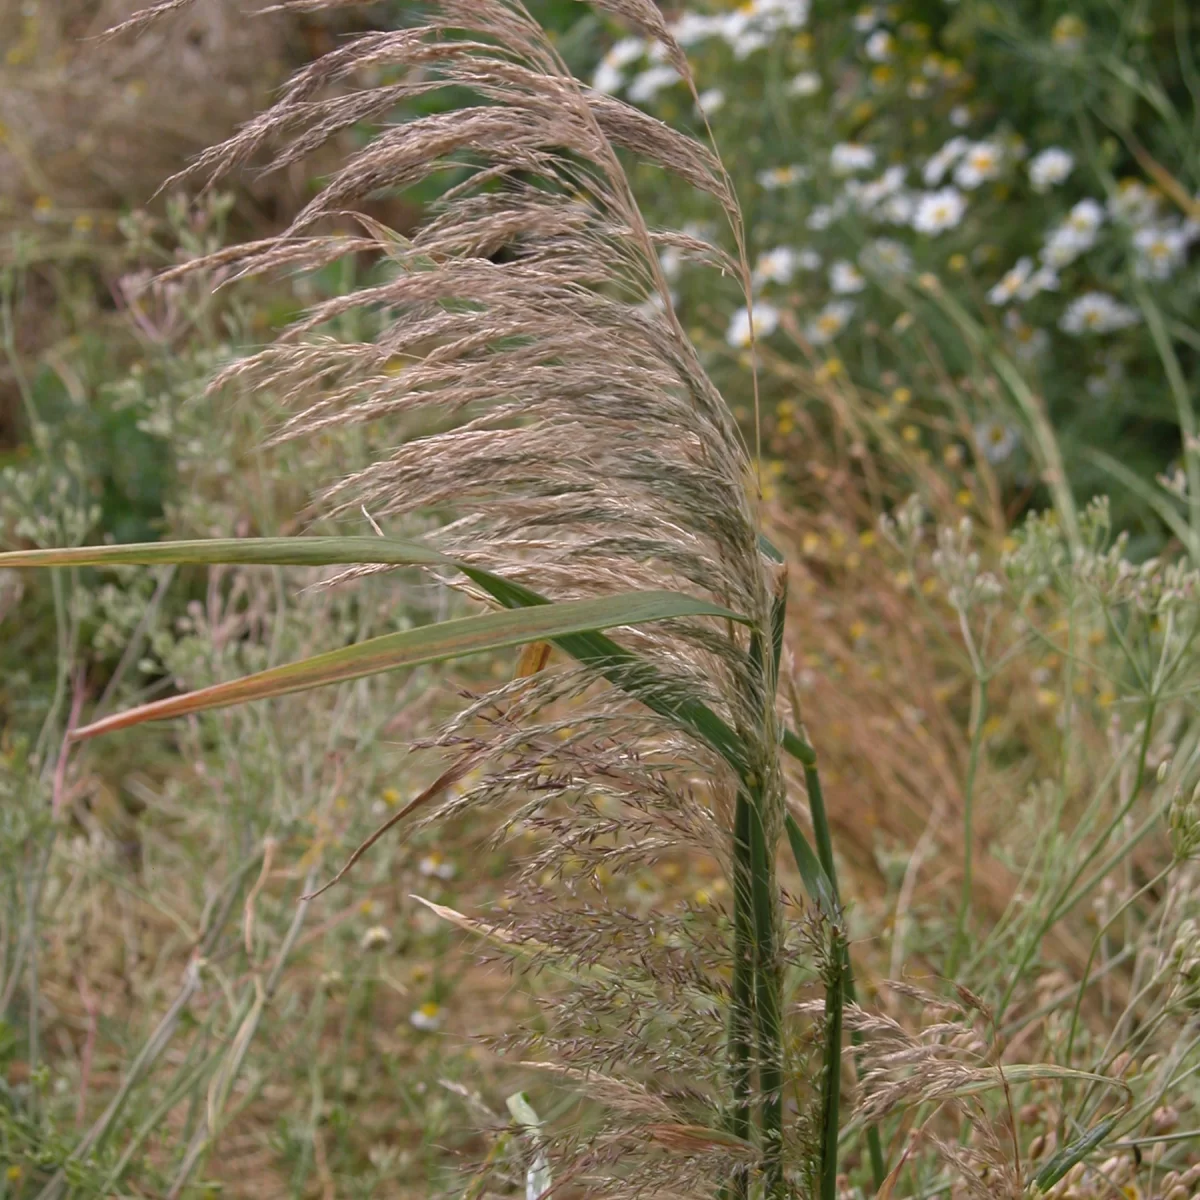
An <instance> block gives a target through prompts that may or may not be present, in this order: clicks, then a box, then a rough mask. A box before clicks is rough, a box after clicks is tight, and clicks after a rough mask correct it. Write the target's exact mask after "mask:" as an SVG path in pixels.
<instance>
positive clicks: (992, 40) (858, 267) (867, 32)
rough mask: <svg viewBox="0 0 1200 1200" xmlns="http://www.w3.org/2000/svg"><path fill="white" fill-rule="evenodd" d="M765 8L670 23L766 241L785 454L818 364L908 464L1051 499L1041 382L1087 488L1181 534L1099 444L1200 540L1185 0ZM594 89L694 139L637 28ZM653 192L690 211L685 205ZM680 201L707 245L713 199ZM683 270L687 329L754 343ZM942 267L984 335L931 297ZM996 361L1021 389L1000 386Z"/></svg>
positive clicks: (1012, 496)
mask: <svg viewBox="0 0 1200 1200" xmlns="http://www.w3.org/2000/svg"><path fill="white" fill-rule="evenodd" d="M758 8H759V9H760V10H761V11H762V14H769V13H770V12H772V11H779V9H782V10H783V11H785V12H787V13H789V14H790V15H789V16H788V18H787V19H786V20H782V21H780V20H775V21H773V22H772V21H768V20H767V19H766V18H765V16H763V15H760V16H758V17H757V18H756V17H755V16H754V15H753V13H754V12H755V9H754V7H753V6H751V7H748V8H747V9H745V10H742V11H741V12H735V11H733V10H731V9H728V8H722V7H720V6H703V5H696V6H693V7H689V8H688V10H687V11H683V12H680V13H677V14H675V24H674V28H675V29H676V30H677V31H679V33H680V35H681V36H682V37H684V38H685V39H686V40H688V41H689V43H690V54H691V58H692V62H693V66H694V70H695V73H696V77H697V81H698V82H697V86H698V88H699V89H700V92H701V96H702V99H704V102H705V104H706V107H707V111H708V115H709V118H710V120H711V123H712V128H713V131H714V133H715V137H716V140H717V143H718V145H719V147H720V148H721V151H722V153H723V156H724V158H725V160H726V163H727V165H728V166H729V167H730V170H731V172H732V173H733V175H734V177H735V178H736V179H737V180H738V182H739V191H740V194H741V196H742V199H743V203H744V205H745V208H746V212H747V224H748V227H749V228H750V230H751V231H752V239H753V247H752V249H753V252H754V253H753V255H752V258H755V259H756V275H757V282H758V288H757V290H758V292H759V297H760V299H759V301H758V302H757V308H758V318H757V325H758V327H759V334H760V336H761V337H762V338H763V339H764V342H765V359H764V362H765V370H766V381H765V386H764V396H765V399H766V401H767V403H766V405H765V423H766V430H767V444H768V446H769V448H770V449H771V450H772V451H773V452H774V453H776V454H778V455H780V456H782V457H783V458H784V459H787V458H789V457H791V456H792V455H793V454H794V453H795V452H796V451H797V450H799V449H801V447H800V435H799V433H798V427H799V425H800V424H803V423H802V422H797V420H796V413H797V408H798V407H799V409H800V411H803V410H804V409H812V408H813V402H812V401H811V400H798V399H797V398H796V396H795V394H794V387H795V383H796V382H797V381H799V380H802V379H803V378H804V377H805V372H807V378H808V380H809V381H810V383H809V388H810V390H812V391H816V392H820V393H827V392H828V388H827V387H825V386H823V384H825V383H827V382H828V381H829V380H830V379H831V378H832V379H833V380H835V381H836V380H837V379H839V378H840V379H842V380H849V381H851V382H853V383H854V384H855V385H857V386H858V387H860V388H862V389H864V390H866V391H869V392H870V393H871V394H872V395H873V396H877V397H879V400H878V401H877V402H876V404H875V406H874V411H873V412H869V413H867V414H865V415H864V416H863V417H862V423H863V424H864V425H866V426H867V428H868V429H870V426H871V424H872V423H881V424H883V425H885V426H890V427H891V428H892V429H895V430H896V432H897V433H899V432H901V427H902V426H903V427H905V428H908V427H911V430H912V433H911V434H908V435H907V436H909V437H910V438H911V442H910V444H911V445H912V447H913V452H914V453H917V452H919V451H920V450H924V451H925V453H926V454H932V455H940V454H942V453H947V452H956V453H958V454H961V455H964V456H965V463H966V466H965V467H964V474H965V475H966V476H967V477H968V478H967V479H966V482H967V485H968V487H970V486H971V477H978V476H979V475H982V474H988V473H995V474H997V475H998V476H999V478H1000V482H1001V484H1002V487H1003V489H1004V492H1005V494H1006V496H1007V498H1008V500H1009V502H1010V504H1013V505H1016V506H1018V507H1019V506H1020V505H1021V504H1027V503H1029V502H1030V500H1031V499H1032V500H1033V502H1034V503H1044V502H1045V501H1046V500H1048V499H1050V494H1049V492H1048V491H1047V490H1045V488H1044V479H1043V473H1044V472H1047V471H1048V470H1053V471H1057V465H1056V464H1054V463H1051V462H1048V461H1047V460H1046V456H1045V453H1044V449H1045V444H1044V443H1045V439H1044V438H1043V437H1042V436H1041V434H1040V433H1039V431H1038V429H1037V428H1036V427H1035V423H1034V421H1033V420H1032V419H1031V411H1030V407H1029V404H1028V403H1026V402H1025V401H1024V399H1023V398H1022V396H1021V395H1020V392H1021V390H1022V389H1027V390H1028V392H1029V393H1030V395H1032V396H1033V397H1034V398H1035V403H1036V405H1037V406H1038V408H1039V409H1042V410H1044V411H1045V412H1046V413H1048V414H1049V417H1050V419H1051V422H1052V423H1053V426H1054V429H1055V431H1056V434H1057V438H1058V441H1059V442H1060V443H1061V446H1062V454H1063V457H1064V459H1065V461H1066V464H1067V474H1068V475H1069V477H1070V480H1071V484H1072V486H1073V488H1074V491H1075V495H1076V497H1077V499H1078V500H1079V501H1084V500H1087V499H1088V498H1090V497H1091V496H1092V495H1093V494H1095V493H1097V492H1100V491H1104V492H1107V491H1112V492H1113V493H1114V495H1115V497H1116V503H1117V509H1116V516H1117V520H1118V523H1119V524H1121V525H1122V526H1123V527H1131V528H1132V527H1133V526H1134V525H1135V524H1136V525H1139V526H1140V527H1141V528H1142V529H1145V530H1147V531H1148V533H1149V534H1150V536H1149V538H1148V540H1147V542H1146V543H1145V544H1146V545H1150V544H1153V542H1154V541H1155V540H1156V539H1161V536H1162V534H1163V533H1164V532H1165V531H1164V529H1163V526H1162V523H1161V521H1160V519H1159V517H1158V516H1156V515H1155V513H1154V511H1152V506H1151V505H1148V504H1147V503H1146V501H1145V498H1144V497H1143V496H1141V495H1138V494H1136V492H1135V490H1134V489H1131V488H1129V487H1128V486H1126V482H1125V481H1124V480H1121V479H1115V478H1114V477H1113V473H1112V472H1110V471H1108V470H1106V469H1105V468H1104V466H1103V465H1102V464H1101V463H1100V462H1099V460H1098V459H1097V458H1096V457H1095V456H1093V455H1092V454H1090V453H1089V452H1090V451H1092V450H1099V451H1102V452H1104V453H1106V454H1108V455H1110V456H1111V457H1113V458H1115V459H1117V460H1119V461H1120V462H1121V463H1122V464H1123V465H1124V466H1125V467H1126V468H1128V469H1130V470H1132V471H1133V472H1134V474H1135V475H1137V476H1138V477H1139V478H1140V479H1142V480H1144V481H1145V482H1146V483H1147V484H1148V485H1149V486H1150V487H1151V488H1152V489H1153V490H1154V491H1155V492H1156V493H1157V498H1158V501H1159V503H1160V504H1163V503H1165V504H1166V505H1167V506H1169V507H1170V508H1172V509H1175V510H1178V511H1179V512H1180V513H1181V514H1182V515H1183V516H1184V517H1185V519H1186V520H1187V521H1188V522H1189V523H1190V525H1191V526H1192V528H1195V526H1196V517H1197V510H1196V506H1195V502H1194V500H1191V499H1188V496H1189V495H1192V496H1194V494H1195V491H1196V488H1197V485H1198V484H1200V474H1198V472H1200V460H1198V459H1197V454H1198V453H1200V451H1198V450H1197V446H1198V445H1200V443H1195V442H1194V434H1195V418H1194V414H1193V408H1194V402H1195V401H1194V397H1195V394H1196V390H1197V381H1198V380H1200V374H1198V372H1200V359H1198V358H1197V342H1196V338H1195V335H1194V332H1193V331H1192V328H1191V326H1192V324H1193V322H1192V321H1191V318H1190V316H1189V314H1190V313H1192V312H1193V311H1194V309H1195V305H1196V303H1197V299H1198V298H1200V274H1198V272H1197V267H1196V264H1197V256H1196V254H1195V252H1194V249H1193V247H1194V245H1195V242H1196V240H1197V237H1200V207H1198V201H1197V195H1200V173H1198V172H1200V160H1198V159H1197V155H1196V140H1195V137H1194V134H1193V133H1192V132H1191V131H1192V130H1193V129H1194V127H1195V121H1196V119H1197V113H1198V111H1200V109H1198V107H1197V105H1198V100H1200V89H1198V87H1197V79H1198V77H1197V75H1196V72H1195V67H1194V60H1195V40H1194V39H1195V31H1194V30H1192V29H1191V28H1190V24H1189V21H1190V18H1189V15H1188V12H1187V8H1186V6H1185V5H1179V4H1171V3H1162V4H1149V3H1139V4H1131V5H1118V6H1112V5H1107V4H1102V3H1095V4H1088V3H1083V4H1077V5H1068V4H1065V3H1054V4H1048V5H1047V4H1040V5H1039V4H1032V3H993V2H990V0H988V2H985V0H963V2H961V3H956V4H953V5H949V4H941V3H920V2H912V3H906V2H901V3H897V4H893V5H890V6H887V7H884V6H873V7H872V6H867V7H864V8H862V9H861V10H859V11H858V12H857V13H854V12H851V11H849V10H846V9H831V8H826V7H824V6H821V5H819V4H818V5H816V6H814V9H813V12H812V14H811V16H808V17H807V19H806V12H807V6H806V5H803V4H798V5H794V6H792V7H791V8H790V9H789V8H788V6H786V5H783V6H775V8H772V6H769V5H759V6H758ZM746 14H751V15H749V16H747V15H746ZM1191 23H1194V21H1193V22H1191ZM596 79H597V82H598V83H600V84H601V85H602V86H606V87H611V88H615V89H616V90H617V92H618V94H621V95H626V96H629V97H630V98H632V99H634V100H635V101H636V102H638V103H640V104H642V105H643V106H645V107H648V108H649V109H650V110H651V111H653V112H655V113H657V114H660V115H662V116H663V117H664V118H666V119H667V120H669V121H671V122H673V123H676V124H679V125H681V126H684V127H688V128H692V129H698V128H700V127H701V126H700V119H699V115H698V114H697V112H696V110H695V108H694V107H693V104H692V101H691V98H690V96H689V95H688V94H687V92H686V90H685V89H684V88H683V87H682V86H681V85H680V84H678V83H672V82H671V79H670V75H669V72H667V73H664V72H663V71H662V68H661V67H660V66H658V65H656V64H655V63H654V62H653V61H652V60H651V58H650V56H649V55H648V54H647V53H645V48H644V47H641V48H639V47H638V45H637V43H636V42H630V41H629V40H628V39H626V40H624V41H619V42H617V44H616V46H615V48H614V50H613V52H612V53H610V55H609V56H608V57H607V58H606V59H605V60H603V62H602V64H601V66H600V68H599V70H598V73H597V75H596ZM705 97H706V98H705ZM647 182H648V183H649V186H650V187H651V189H653V186H654V185H653V182H652V181H647ZM657 195H658V205H659V206H660V208H659V211H660V212H661V214H662V218H663V219H664V220H670V221H678V219H679V216H680V198H679V197H678V196H677V195H676V194H675V193H673V192H671V191H668V190H663V189H660V190H659V192H658V193H657ZM653 211H654V210H653V208H652V212H653ZM668 214H669V216H668ZM684 215H687V216H691V217H692V218H693V219H694V220H696V221H698V222H700V224H699V225H698V226H697V228H698V229H699V231H701V232H702V233H703V232H705V231H706V230H707V233H706V236H713V235H715V226H708V225H707V224H706V221H707V219H708V216H709V214H706V213H704V212H703V210H702V208H697V209H694V210H693V211H692V212H690V213H689V212H685V213H684ZM685 262H686V256H680V255H679V254H677V253H676V252H674V251H671V252H670V255H669V261H668V268H669V270H670V271H671V272H672V274H673V277H674V278H675V279H676V281H677V282H676V286H677V289H678V294H679V300H680V304H681V309H682V311H683V313H684V314H685V317H686V319H687V320H688V323H689V325H691V326H694V327H706V328H707V329H708V330H710V331H712V332H713V333H715V332H716V331H717V330H723V329H724V327H725V325H726V323H727V322H728V329H727V333H726V336H727V339H728V341H729V342H731V343H732V344H733V346H734V347H735V348H742V349H744V348H745V346H746V343H747V341H748V328H747V323H746V319H745V314H744V311H741V312H739V313H735V314H734V315H733V317H732V319H731V318H730V316H729V313H730V308H731V307H733V306H734V305H736V304H737V303H738V300H737V299H736V297H735V295H734V294H733V293H732V291H731V292H730V293H729V295H728V299H727V300H726V301H725V302H724V303H716V304H714V302H713V296H712V292H711V290H710V289H709V287H708V284H707V282H706V280H705V279H704V276H703V273H701V272H693V271H690V270H688V269H687V267H686V265H685ZM935 282H936V293H940V294H941V295H943V296H945V297H947V298H950V299H952V300H953V301H954V303H955V304H956V305H958V306H959V307H960V308H961V310H962V311H963V313H964V314H965V316H966V319H967V320H968V321H969V322H970V325H971V332H970V336H969V337H965V336H964V328H963V322H962V321H953V320H948V319H947V313H946V311H945V308H944V306H943V305H941V304H939V303H936V302H935V303H930V298H931V297H932V296H934V295H935V294H936V293H935V289H934V287H933V284H934V283H935ZM914 284H920V285H922V286H913V285H914ZM923 293H924V295H923ZM710 345H712V347H713V352H714V357H716V356H718V355H719V354H720V351H719V349H718V346H717V345H716V344H715V339H714V340H713V341H710ZM781 356H782V359H784V360H786V361H787V362H788V364H789V370H787V371H784V370H781V369H779V367H780V357H781ZM997 356H1002V357H1003V359H1004V360H1005V362H1006V364H1007V367H1008V370H1009V372H1010V373H1011V378H1010V377H1009V376H1008V375H1006V374H1005V373H1004V372H1001V374H1000V376H999V377H997V375H996V359H997ZM794 367H799V368H800V373H799V374H797V372H796V370H794V369H792V368H794ZM822 372H824V375H822ZM814 376H815V383H814V382H813V380H814ZM727 378H729V379H732V378H733V376H732V375H731V376H728V377H727ZM1014 379H1016V380H1017V381H1018V382H1017V383H1016V384H1014V382H1013V380H1014ZM801 386H803V384H801ZM898 392H899V393H900V394H902V395H903V396H904V397H906V399H905V400H904V402H903V403H902V404H900V405H898V404H896V403H894V402H892V400H891V397H892V396H894V395H895V394H896V393H898ZM823 410H824V398H823V403H822V404H821V405H820V406H817V409H816V411H817V412H818V413H821V412H823ZM745 415H746V417H747V420H749V412H748V409H747V410H745ZM946 426H949V427H950V429H949V431H948V432H943V433H941V434H940V435H939V433H938V429H939V427H943V428H944V427H946ZM883 436H885V435H883V434H879V433H875V434H871V435H870V436H869V437H868V439H867V441H868V445H873V446H879V445H880V444H881V442H880V438H881V437H883ZM1156 479H1157V480H1158V481H1159V482H1158V483H1155V482H1153V481H1155V480H1156ZM1189 488H1190V493H1189V491H1188V489H1189Z"/></svg>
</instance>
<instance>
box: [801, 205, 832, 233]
mask: <svg viewBox="0 0 1200 1200" xmlns="http://www.w3.org/2000/svg"><path fill="white" fill-rule="evenodd" d="M840 215H841V214H840V213H839V212H838V210H837V209H836V208H835V207H834V206H833V205H832V204H818V205H817V206H816V208H814V209H813V210H812V211H811V212H810V213H809V214H808V216H807V217H806V218H805V220H804V224H805V225H806V226H807V227H808V228H809V229H813V230H816V231H817V232H820V231H821V230H822V229H828V228H829V227H830V225H832V224H833V223H834V221H836V220H837V219H838V217H839V216H840Z"/></svg>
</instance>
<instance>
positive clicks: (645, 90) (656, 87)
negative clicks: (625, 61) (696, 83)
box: [625, 64, 679, 104]
mask: <svg viewBox="0 0 1200 1200" xmlns="http://www.w3.org/2000/svg"><path fill="white" fill-rule="evenodd" d="M678 81H679V72H678V71H677V70H675V68H674V67H671V66H667V65H666V64H663V65H662V66H658V67H648V68H647V69H646V70H644V71H643V72H642V73H641V74H640V75H635V76H634V77H633V79H632V81H631V82H630V84H629V87H628V89H627V91H626V93H625V94H626V95H627V96H628V97H629V99H630V100H631V101H633V103H634V104H648V103H649V102H650V101H651V100H653V99H654V97H655V96H657V95H658V93H659V92H661V91H662V90H663V88H666V87H670V86H671V85H672V84H673V83H677V82H678Z"/></svg>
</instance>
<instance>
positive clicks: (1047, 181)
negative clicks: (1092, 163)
mask: <svg viewBox="0 0 1200 1200" xmlns="http://www.w3.org/2000/svg"><path fill="white" fill-rule="evenodd" d="M1074 169H1075V159H1074V158H1072V157H1071V155H1070V154H1068V153H1067V151H1066V150H1063V149H1061V148H1060V147H1058V146H1050V147H1049V148H1048V149H1046V150H1043V151H1042V152H1041V153H1040V154H1035V155H1034V156H1033V158H1031V159H1030V160H1029V182H1030V183H1031V184H1032V185H1033V190H1034V191H1035V192H1048V191H1049V190H1050V189H1051V188H1052V187H1055V186H1056V185H1058V184H1060V183H1062V182H1063V181H1064V180H1065V179H1066V178H1067V176H1068V175H1070V174H1071V172H1072V171H1073V170H1074Z"/></svg>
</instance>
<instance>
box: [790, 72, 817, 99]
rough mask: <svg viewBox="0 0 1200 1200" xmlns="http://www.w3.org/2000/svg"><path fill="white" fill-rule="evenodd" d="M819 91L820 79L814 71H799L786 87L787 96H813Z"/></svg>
mask: <svg viewBox="0 0 1200 1200" xmlns="http://www.w3.org/2000/svg"><path fill="white" fill-rule="evenodd" d="M820 90H821V77H820V75H818V74H817V73H816V71H801V72H800V74H799V75H796V76H793V78H792V81H791V82H790V83H789V84H788V85H787V93H788V95H789V96H815V95H816V94H817V93H818V92H819V91H820Z"/></svg>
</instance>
